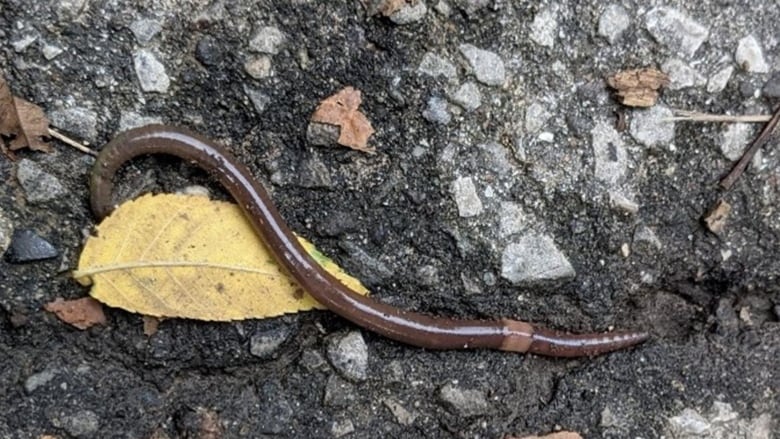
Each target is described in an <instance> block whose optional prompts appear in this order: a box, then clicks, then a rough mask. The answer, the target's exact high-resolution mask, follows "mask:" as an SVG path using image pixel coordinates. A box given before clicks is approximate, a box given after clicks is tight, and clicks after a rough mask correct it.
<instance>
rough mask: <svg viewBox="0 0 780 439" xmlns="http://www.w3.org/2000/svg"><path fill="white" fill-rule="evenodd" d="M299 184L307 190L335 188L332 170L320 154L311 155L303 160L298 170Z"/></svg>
mask: <svg viewBox="0 0 780 439" xmlns="http://www.w3.org/2000/svg"><path fill="white" fill-rule="evenodd" d="M298 184H299V185H300V186H301V187H305V188H329V187H332V186H333V179H332V178H331V177H330V169H329V168H328V167H327V166H326V165H325V163H323V161H322V159H320V156H319V155H318V154H311V155H309V156H308V157H307V158H305V159H304V160H303V163H301V165H300V167H299V169H298Z"/></svg>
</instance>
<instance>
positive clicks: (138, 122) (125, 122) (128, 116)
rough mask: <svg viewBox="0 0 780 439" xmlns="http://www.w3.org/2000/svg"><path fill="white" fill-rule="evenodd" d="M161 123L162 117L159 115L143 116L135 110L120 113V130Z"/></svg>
mask: <svg viewBox="0 0 780 439" xmlns="http://www.w3.org/2000/svg"><path fill="white" fill-rule="evenodd" d="M159 123H162V119H161V118H159V117H157V116H143V115H141V114H138V113H136V112H134V111H123V112H122V114H120V115H119V132H122V131H127V130H129V129H131V128H138V127H142V126H144V125H151V124H159Z"/></svg>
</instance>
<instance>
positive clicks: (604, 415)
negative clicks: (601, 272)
mask: <svg viewBox="0 0 780 439" xmlns="http://www.w3.org/2000/svg"><path fill="white" fill-rule="evenodd" d="M618 425H620V423H619V422H618V419H617V417H615V415H614V414H613V413H612V410H610V409H609V407H604V410H602V411H601V421H600V422H599V426H600V427H601V428H610V427H617V426H618Z"/></svg>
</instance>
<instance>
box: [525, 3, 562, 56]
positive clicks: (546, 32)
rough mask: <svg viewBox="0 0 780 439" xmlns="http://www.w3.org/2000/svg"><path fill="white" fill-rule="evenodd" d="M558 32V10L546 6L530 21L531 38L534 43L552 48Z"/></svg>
mask: <svg viewBox="0 0 780 439" xmlns="http://www.w3.org/2000/svg"><path fill="white" fill-rule="evenodd" d="M557 34H558V11H557V10H556V8H555V7H554V6H553V7H548V8H544V9H542V10H540V11H539V12H538V13H537V14H536V15H535V16H534V21H533V22H532V23H531V34H530V37H531V40H532V41H533V42H535V43H536V44H538V45H540V46H544V47H550V48H552V47H553V46H554V45H555V37H556V36H557Z"/></svg>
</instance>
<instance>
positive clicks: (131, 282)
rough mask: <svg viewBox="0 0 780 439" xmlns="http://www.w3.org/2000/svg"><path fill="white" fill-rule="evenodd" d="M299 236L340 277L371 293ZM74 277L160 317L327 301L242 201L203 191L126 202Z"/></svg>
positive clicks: (237, 314) (242, 313)
mask: <svg viewBox="0 0 780 439" xmlns="http://www.w3.org/2000/svg"><path fill="white" fill-rule="evenodd" d="M299 240H300V241H301V243H302V244H303V246H304V248H306V250H307V251H308V252H309V254H310V255H312V256H313V257H314V259H315V260H316V261H317V262H319V263H320V265H322V266H323V268H325V269H326V270H327V271H329V272H330V273H331V274H333V275H334V276H336V277H337V278H338V279H339V280H341V282H343V283H344V284H345V285H347V286H349V287H350V288H352V289H353V290H355V291H357V292H359V293H361V294H367V293H368V290H366V288H365V287H364V286H363V285H362V284H361V283H360V281H358V280H357V279H355V278H353V277H350V276H349V275H347V274H346V273H344V272H343V270H341V268H339V267H338V266H337V265H336V264H334V263H333V262H332V261H331V260H330V259H328V258H327V257H325V256H324V255H322V254H321V253H320V252H318V251H317V249H315V248H314V246H313V245H312V244H311V243H309V242H308V241H306V240H304V239H303V238H299ZM73 277H74V278H76V280H78V281H79V282H81V283H82V284H84V285H90V284H92V285H93V287H92V291H91V293H90V294H91V295H92V297H94V298H95V299H97V300H99V301H101V302H103V303H105V304H106V305H109V306H113V307H118V308H123V309H125V310H128V311H132V312H137V313H141V314H146V315H150V316H155V317H185V318H192V319H200V320H217V321H228V320H241V319H247V318H262V317H273V316H278V315H282V314H285V313H292V312H297V311H305V310H309V309H313V308H319V309H322V308H323V307H322V306H321V305H319V304H318V303H317V302H316V301H315V300H314V298H312V297H311V296H309V294H308V293H304V292H303V290H302V289H301V288H300V287H299V286H298V285H297V284H296V283H295V281H294V280H292V279H290V278H288V277H287V275H286V274H285V273H284V271H282V269H281V268H280V267H279V266H278V265H277V264H276V262H275V261H274V257H273V256H272V255H271V254H270V253H269V252H268V250H267V249H266V247H265V245H264V244H263V243H262V241H261V240H260V238H259V237H258V236H257V235H256V234H255V232H254V231H253V230H252V227H251V226H250V225H249V223H248V222H247V221H246V219H245V217H244V214H243V213H242V212H241V210H240V209H239V208H238V206H236V205H235V204H231V203H226V202H221V201H212V200H209V199H208V198H205V197H199V196H187V195H174V194H160V195H145V196H142V197H139V198H137V199H135V200H133V201H128V202H126V203H124V204H122V205H121V206H119V207H118V208H117V209H116V210H115V211H114V212H113V213H112V214H111V215H110V216H109V217H108V218H106V219H105V220H103V222H102V223H101V224H100V225H99V226H98V227H97V236H93V237H90V238H89V239H88V240H87V243H86V245H85V247H84V250H83V251H82V253H81V258H80V259H79V267H78V270H76V271H74V272H73Z"/></svg>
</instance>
